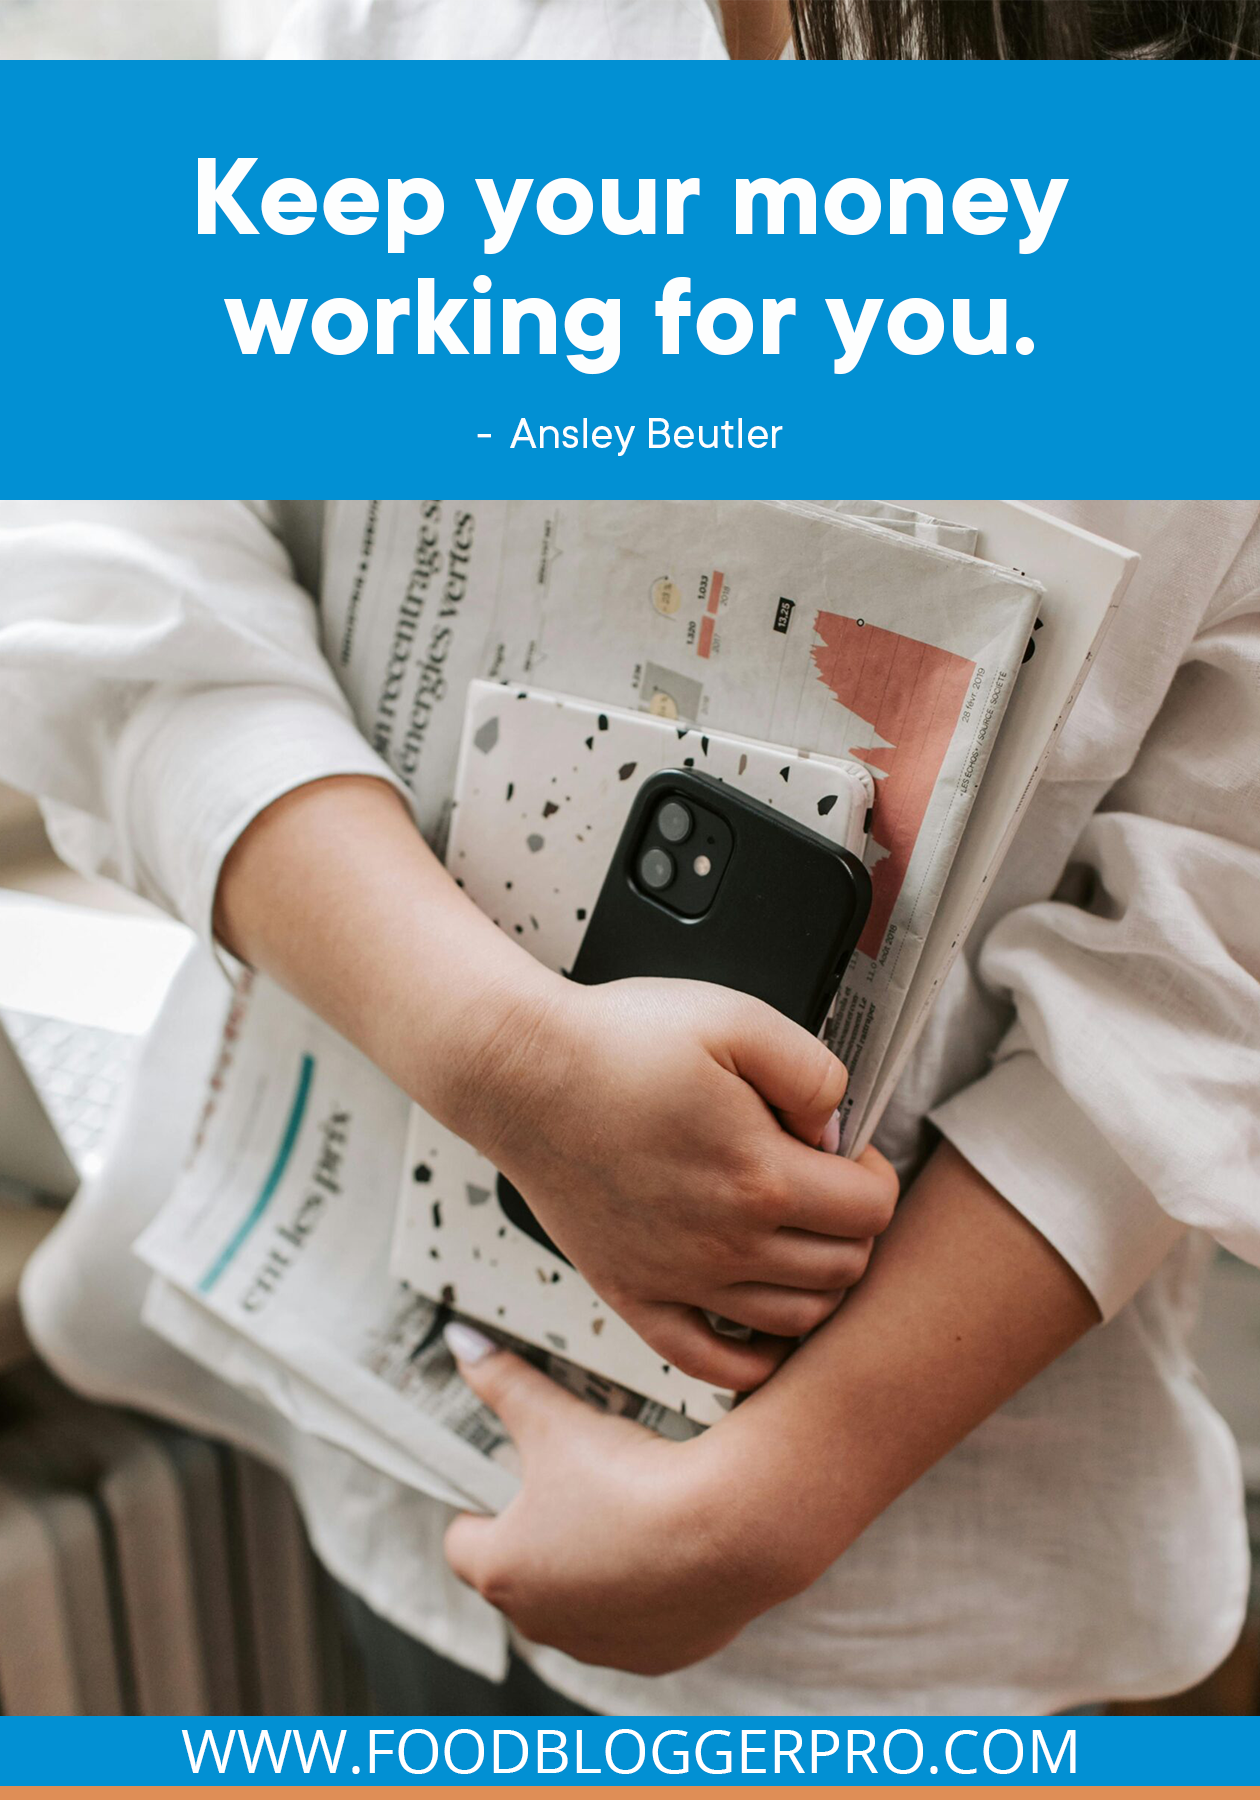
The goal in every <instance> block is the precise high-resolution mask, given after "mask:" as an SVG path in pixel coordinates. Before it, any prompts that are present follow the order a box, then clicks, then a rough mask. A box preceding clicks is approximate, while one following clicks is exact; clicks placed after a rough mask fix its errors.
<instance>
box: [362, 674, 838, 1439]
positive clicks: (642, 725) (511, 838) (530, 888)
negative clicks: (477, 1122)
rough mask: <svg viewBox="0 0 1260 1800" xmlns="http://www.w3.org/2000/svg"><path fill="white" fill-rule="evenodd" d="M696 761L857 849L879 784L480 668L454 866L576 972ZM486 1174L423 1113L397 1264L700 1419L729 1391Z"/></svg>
mask: <svg viewBox="0 0 1260 1800" xmlns="http://www.w3.org/2000/svg"><path fill="white" fill-rule="evenodd" d="M682 767H695V768H697V769H702V770H703V771H704V772H705V773H706V774H709V775H711V776H714V777H715V778H716V779H718V780H720V781H724V782H727V783H729V784H730V785H731V786H732V787H736V788H739V789H740V790H741V791H742V792H744V793H746V794H748V795H750V796H751V797H752V798H753V799H755V800H760V801H761V802H762V803H763V804H766V805H769V806H774V807H776V808H777V809H779V810H780V811H782V812H783V813H784V814H786V815H787V816H788V817H789V818H791V819H794V820H795V821H797V822H798V823H800V824H804V825H809V826H811V827H812V828H813V829H815V830H816V831H819V832H820V833H821V834H822V835H824V836H826V837H827V838H829V839H830V840H831V841H832V842H833V843H837V844H841V845H843V846H844V847H845V848H846V849H849V850H853V851H854V852H856V853H857V854H859V855H860V854H861V853H862V851H863V850H864V848H865V845H866V828H867V817H868V812H869V808H870V806H871V803H872V799H873V794H872V783H871V777H870V775H869V774H868V772H867V771H866V770H865V769H863V768H862V767H861V765H860V764H857V763H851V762H844V761H840V760H837V759H833V758H830V757H823V756H813V755H808V754H804V753H802V752H800V751H795V750H788V749H784V748H782V747H781V746H775V745H770V744H760V743H754V742H750V741H749V740H746V739H740V738H736V737H731V736H729V735H728V734H725V733H721V732H705V731H703V730H702V729H701V728H699V727H697V726H686V725H682V724H677V723H675V722H674V721H672V720H670V719H663V718H659V717H656V716H655V715H654V714H652V713H651V712H650V711H647V710H644V711H643V712H637V713H636V712H628V711H623V710H620V709H617V708H613V707H600V706H598V705H596V704H592V703H591V702H589V701H585V700H577V699H572V698H569V697H567V696H562V695H556V694H548V693H543V692H541V691H539V690H537V689H530V688H523V687H513V686H502V685H500V684H498V683H495V682H487V681H475V682H473V683H472V684H471V686H470V688H469V693H468V704H467V709H466V713H465V719H464V733H463V741H462V744H461V749H460V758H459V768H458V773H457V776H456V783H455V793H454V797H453V802H452V807H451V812H450V818H449V824H448V836H447V843H446V862H447V866H448V868H449V869H450V870H451V872H452V874H453V875H454V876H455V878H456V879H457V880H458V881H459V882H460V883H461V884H462V886H463V887H464V889H465V890H466V892H467V893H468V894H469V895H470V896H471V897H472V899H474V900H475V901H476V903H477V905H478V906H479V907H480V908H481V909H482V911H483V912H485V913H487V914H488V915H489V917H490V918H492V919H493V920H494V922H495V923H496V924H497V925H498V926H499V927H500V928H501V929H502V930H503V931H505V932H508V933H510V934H511V935H512V936H513V937H515V938H517V939H518V940H519V941H520V942H521V943H522V944H523V945H524V946H525V947H526V948H527V949H528V950H529V951H530V952H531V953H532V954H533V955H534V956H537V957H538V958H539V960H540V961H541V962H544V963H546V964H547V966H548V967H550V968H553V969H559V970H568V969H569V968H570V967H571V966H572V963H573V959H574V957H575V956H576V954H577V950H578V946H579V944H580V943H581V940H582V933H583V931H584V929H585V922H586V920H587V918H588V917H589V916H590V913H591V910H592V908H593V906H594V903H595V900H596V898H597V896H598V894H599V890H600V887H601V885H602V883H603V880H604V875H605V872H606V871H607V868H608V865H609V862H610V860H611V858H612V855H613V852H614V850H615V849H616V846H617V841H618V839H619V837H620V835H621V831H622V827H623V826H624V824H625V822H626V818H627V816H628V814H629V811H630V807H631V803H632V802H633V800H634V797H635V795H636V794H637V792H638V789H639V786H640V784H641V783H642V782H643V781H644V780H645V779H646V778H647V777H648V776H649V775H652V774H655V773H656V772H657V771H658V770H661V769H672V768H682ZM495 1183H496V1172H495V1170H494V1168H493V1167H492V1166H491V1164H489V1163H488V1162H486V1161H485V1159H484V1158H483V1157H481V1156H480V1155H479V1154H478V1153H477V1151H475V1150H474V1149H473V1148H472V1147H471V1146H470V1145H468V1144H466V1143H464V1142H463V1140H462V1139H460V1138H457V1137H455V1136H454V1135H453V1133H451V1132H448V1131H446V1130H445V1129H444V1128H443V1127H442V1126H440V1125H438V1124H436V1123H435V1121H433V1120H432V1119H430V1118H429V1117H428V1115H427V1114H425V1113H423V1112H421V1111H420V1110H419V1109H418V1108H417V1109H415V1111H414V1112H413V1115H412V1121H411V1129H410V1135H409V1141H408V1153H407V1165H406V1170H405V1173H404V1178H403V1186H402V1194H401V1199H400V1204H399V1208H398V1216H397V1223H396V1228H395V1236H394V1245H393V1253H392V1258H391V1267H392V1269H393V1272H394V1273H395V1274H396V1275H397V1276H399V1277H401V1278H402V1279H404V1280H406V1281H407V1282H409V1283H410V1285H411V1286H412V1287H414V1288H416V1289H417V1290H418V1291H419V1292H421V1293H423V1294H426V1295H428V1296H429V1297H430V1298H433V1299H439V1300H445V1301H446V1302H447V1303H448V1304H449V1305H450V1306H451V1307H452V1308H454V1309H455V1310H457V1311H458V1312H460V1313H462V1314H464V1315H466V1316H467V1317H469V1318H472V1319H477V1320H480V1321H482V1322H484V1323H485V1324H487V1325H489V1326H491V1327H497V1328H498V1329H500V1330H502V1331H505V1332H509V1333H511V1334H512V1335H513V1336H515V1337H518V1338H522V1339H524V1340H525V1341H526V1342H529V1343H533V1344H537V1345H539V1346H540V1347H542V1348H545V1349H548V1350H550V1351H552V1352H554V1353H556V1354H558V1355H560V1356H564V1357H567V1358H569V1359H571V1360H572V1361H573V1362H575V1363H578V1364H580V1365H582V1366H583V1367H584V1368H586V1369H588V1370H590V1371H591V1372H592V1373H593V1374H595V1375H598V1376H602V1377H604V1378H605V1379H607V1380H609V1381H613V1382H616V1383H618V1384H619V1385H621V1386H623V1387H628V1388H631V1389H633V1390H634V1391H635V1392H636V1393H639V1394H644V1395H646V1396H647V1397H648V1398H650V1399H652V1400H655V1401H657V1402H658V1403H659V1404H660V1405H662V1406H664V1407H667V1408H669V1409H671V1410H673V1411H677V1412H680V1413H684V1414H686V1415H687V1416H688V1417H689V1418H691V1419H692V1420H695V1421H698V1422H700V1423H712V1422H713V1421H714V1420H716V1419H717V1418H719V1417H720V1416H721V1414H722V1413H723V1412H724V1411H725V1410H727V1408H728V1407H729V1406H730V1404H731V1396H730V1395H729V1394H728V1393H724V1392H719V1391H715V1390H713V1389H711V1388H709V1387H708V1386H707V1385H706V1384H705V1383H703V1382H698V1381H695V1380H693V1379H692V1378H691V1377H690V1376H687V1375H683V1374H681V1373H680V1372H679V1371H678V1370H677V1369H674V1368H672V1367H668V1366H667V1365H665V1364H663V1363H662V1362H661V1359H660V1357H659V1356H657V1354H656V1353H655V1351H653V1350H651V1349H649V1347H648V1346H647V1345H646V1344H645V1343H644V1342H643V1341H642V1339H640V1338H639V1337H638V1336H637V1335H636V1334H635V1333H634V1332H633V1331H631V1329H630V1327H629V1326H628V1325H627V1324H626V1323H625V1322H624V1320H622V1319H621V1318H620V1317H619V1316H618V1315H617V1314H616V1313H615V1312H613V1311H612V1310H611V1308H609V1307H608V1306H607V1305H606V1304H605V1303H604V1301H603V1300H601V1299H600V1298H599V1296H598V1295H597V1294H596V1293H595V1292H594V1291H593V1289H591V1288H590V1287H589V1286H588V1284H587V1283H586V1281H585V1280H584V1279H583V1278H582V1276H581V1275H579V1274H578V1272H577V1271H576V1270H575V1269H573V1268H572V1267H571V1266H570V1265H569V1264H568V1263H566V1262H564V1261H563V1260H562V1259H561V1258H559V1257H557V1256H554V1255H553V1254H552V1253H551V1252H550V1251H549V1250H547V1249H545V1248H544V1247H542V1246H541V1245H540V1244H538V1243H536V1242H535V1241H534V1240H533V1238H531V1237H529V1236H527V1235H526V1234H525V1233H524V1232H522V1231H520V1230H518V1229H517V1227H516V1226H514V1225H513V1224H512V1223H511V1222H510V1221H509V1220H508V1218H507V1217H506V1215H505V1214H504V1212H503V1210H502V1208H501V1207H500V1205H499V1202H498V1198H497V1195H496V1191H495Z"/></svg>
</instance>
